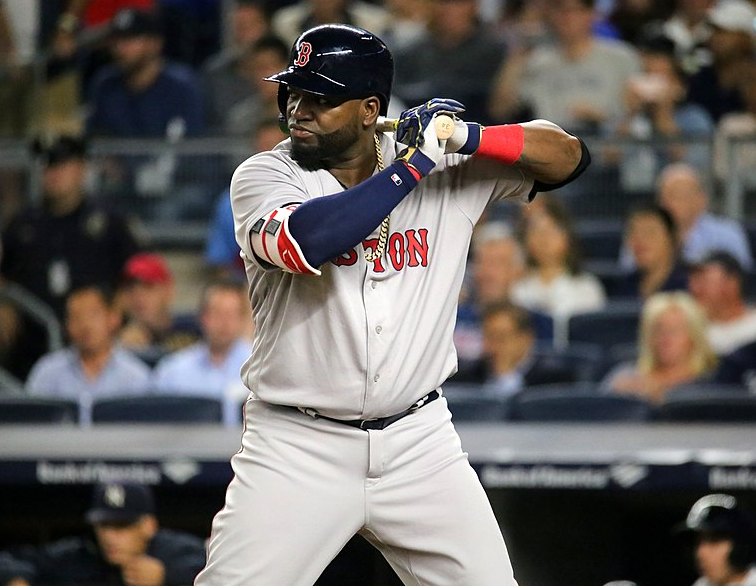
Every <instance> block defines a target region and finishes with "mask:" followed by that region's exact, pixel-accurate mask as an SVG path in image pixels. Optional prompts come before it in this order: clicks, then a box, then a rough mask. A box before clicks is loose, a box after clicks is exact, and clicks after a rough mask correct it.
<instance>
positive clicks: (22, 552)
mask: <svg viewBox="0 0 756 586" xmlns="http://www.w3.org/2000/svg"><path fill="white" fill-rule="evenodd" d="M86 521H87V523H88V524H90V525H91V526H92V530H93V533H94V535H93V537H92V536H81V537H67V538H64V539H61V540H59V541H55V542H53V543H50V544H47V545H44V546H41V547H34V546H23V547H16V548H14V549H12V550H9V551H8V552H5V553H0V584H3V585H7V586H30V585H31V584H40V585H42V584H58V585H60V586H81V585H83V584H101V585H105V584H128V585H130V586H181V585H185V584H191V583H192V581H193V580H194V577H195V576H196V575H197V574H198V573H199V571H200V570H201V569H202V567H203V566H204V564H205V547H204V542H203V541H202V540H201V539H199V538H198V537H195V536H193V535H190V534H187V533H182V532H178V531H173V530H170V529H161V528H160V526H159V523H158V520H157V513H156V508H155V499H154V496H153V494H152V491H151V490H150V488H149V487H148V486H145V485H142V484H137V483H133V482H108V483H106V484H100V485H97V486H96V487H95V488H94V490H93V495H92V504H91V507H90V509H89V510H88V511H87V513H86Z"/></svg>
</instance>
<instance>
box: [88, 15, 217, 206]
mask: <svg viewBox="0 0 756 586" xmlns="http://www.w3.org/2000/svg"><path fill="white" fill-rule="evenodd" d="M163 42H164V37H163V32H162V27H161V23H160V21H159V20H158V18H157V16H156V15H154V14H152V13H150V12H147V11H142V10H137V9H133V8H127V9H124V10H121V11H119V12H118V13H116V15H115V16H114V17H113V20H112V23H111V29H110V40H109V47H110V52H111V54H112V58H113V62H112V63H111V64H109V65H107V66H104V67H102V68H101V69H100V70H99V71H98V72H97V74H96V75H95V76H94V78H93V80H92V83H91V87H90V91H89V93H88V96H89V98H88V100H87V103H88V112H89V116H88V117H87V120H86V129H87V133H88V135H89V136H96V137H117V138H156V139H157V138H160V139H165V140H167V141H169V142H177V141H179V140H181V139H183V138H191V137H197V136H201V135H203V134H204V133H205V112H204V104H203V96H202V90H201V87H200V83H199V81H198V77H197V74H196V72H195V71H194V70H193V69H192V68H191V67H189V66H188V65H184V64H182V63H178V62H174V61H172V60H169V59H166V58H165V57H164V55H163ZM148 153H149V154H144V155H129V156H122V157H118V158H114V159H112V161H111V166H112V167H114V168H117V170H118V172H117V173H114V174H113V175H117V180H116V181H113V182H112V185H109V189H110V190H112V191H113V192H114V193H113V195H115V196H119V197H126V198H128V199H129V200H132V204H131V205H135V202H133V200H134V199H137V198H138V197H140V196H142V197H144V199H145V201H143V202H136V206H137V208H138V212H139V213H140V214H141V216H142V217H144V218H145V219H146V218H147V217H149V218H150V219H158V220H186V219H193V220H198V219H202V218H203V217H205V216H206V214H208V213H209V212H210V209H211V208H212V194H213V192H214V190H210V191H208V187H207V185H206V182H212V180H213V175H212V169H213V167H212V163H211V162H210V161H209V159H208V158H207V157H199V156H197V155H194V156H192V155H183V156H177V155H174V154H172V153H164V152H159V153H156V152H155V150H154V149H153V150H152V151H148ZM140 203H141V204H142V205H141V206H140V205H139V204H140ZM145 206H147V207H146V208H145ZM139 208H144V209H139Z"/></svg>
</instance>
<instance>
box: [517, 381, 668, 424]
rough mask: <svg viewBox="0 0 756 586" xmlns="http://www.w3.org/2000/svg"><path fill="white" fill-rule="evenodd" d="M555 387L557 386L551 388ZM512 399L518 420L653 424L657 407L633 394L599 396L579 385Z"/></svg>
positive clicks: (524, 393)
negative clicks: (638, 422) (649, 422)
mask: <svg viewBox="0 0 756 586" xmlns="http://www.w3.org/2000/svg"><path fill="white" fill-rule="evenodd" d="M548 386H553V385H548ZM534 389H536V387H531V388H529V389H526V390H525V391H522V392H521V393H518V394H517V395H515V396H514V397H513V398H512V405H511V409H512V413H511V418H512V419H513V420H516V421H565V422H568V421H571V422H589V421H595V422H600V421H650V420H651V419H652V418H653V415H654V407H653V406H652V405H651V403H649V402H648V401H645V400H644V399H641V398H638V397H632V396H629V395H608V394H599V393H596V392H595V391H588V392H586V391H585V390H584V387H582V386H578V387H576V389H575V390H573V391H569V390H560V389H556V390H540V391H538V390H534Z"/></svg>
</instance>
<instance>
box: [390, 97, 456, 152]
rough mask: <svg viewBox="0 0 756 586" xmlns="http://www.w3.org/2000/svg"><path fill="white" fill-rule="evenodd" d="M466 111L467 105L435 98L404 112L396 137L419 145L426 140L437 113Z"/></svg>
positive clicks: (407, 143) (412, 145) (450, 113)
mask: <svg viewBox="0 0 756 586" xmlns="http://www.w3.org/2000/svg"><path fill="white" fill-rule="evenodd" d="M464 111H465V105H464V104H462V103H461V102H458V101H457V100H452V99H449V98H433V99H431V100H428V101H427V102H425V103H424V104H422V105H421V106H415V107H414V108H410V109H409V110H405V111H404V112H402V114H401V116H399V123H398V124H397V126H396V132H395V133H394V137H395V138H396V140H397V142H401V143H402V144H406V145H407V146H411V147H419V146H421V145H422V144H423V142H424V140H425V133H426V130H427V129H428V125H429V124H430V123H431V120H432V119H433V117H434V116H435V115H436V114H441V113H444V114H449V115H450V116H454V115H455V114H459V113H460V112H464Z"/></svg>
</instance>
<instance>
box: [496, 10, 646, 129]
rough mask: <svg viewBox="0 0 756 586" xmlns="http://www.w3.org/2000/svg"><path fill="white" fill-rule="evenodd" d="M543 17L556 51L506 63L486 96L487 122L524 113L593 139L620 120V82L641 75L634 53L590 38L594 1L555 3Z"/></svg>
mask: <svg viewBox="0 0 756 586" xmlns="http://www.w3.org/2000/svg"><path fill="white" fill-rule="evenodd" d="M547 15H548V18H549V24H550V25H551V27H552V28H553V30H554V32H555V33H556V41H557V42H556V45H554V46H544V47H539V48H536V49H534V50H532V51H527V52H521V53H519V54H514V55H512V57H511V58H509V59H508V60H507V61H506V63H505V64H504V67H503V69H502V70H501V71H500V73H499V79H498V81H497V82H496V84H495V86H494V88H493V90H492V94H491V100H490V106H489V108H490V113H491V116H492V117H493V118H494V119H496V120H502V121H507V122H509V121H512V117H513V116H514V115H516V114H518V113H521V112H522V111H523V107H527V108H528V109H529V110H530V111H531V114H532V116H533V117H535V118H545V119H547V120H551V121H553V122H555V123H556V124H559V125H560V126H562V127H564V128H566V129H567V130H569V131H570V132H576V133H583V134H586V133H588V134H596V133H598V132H599V130H600V128H601V127H602V125H603V124H605V123H606V122H608V121H610V120H612V119H614V118H616V117H618V116H622V115H623V114H624V108H623V100H622V92H623V89H624V84H625V80H626V79H627V78H628V77H631V76H633V75H635V74H637V73H639V72H640V69H641V66H640V59H639V57H638V54H637V51H636V50H635V49H634V48H633V47H632V46H631V45H629V44H626V43H623V42H620V41H608V40H605V39H600V38H596V37H595V36H594V34H593V23H594V19H595V17H596V11H595V9H594V0H555V1H554V2H552V3H549V6H548V9H547Z"/></svg>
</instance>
